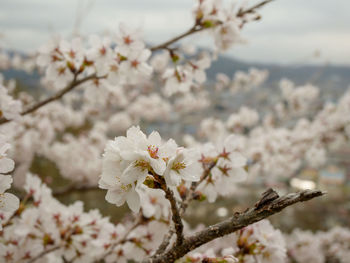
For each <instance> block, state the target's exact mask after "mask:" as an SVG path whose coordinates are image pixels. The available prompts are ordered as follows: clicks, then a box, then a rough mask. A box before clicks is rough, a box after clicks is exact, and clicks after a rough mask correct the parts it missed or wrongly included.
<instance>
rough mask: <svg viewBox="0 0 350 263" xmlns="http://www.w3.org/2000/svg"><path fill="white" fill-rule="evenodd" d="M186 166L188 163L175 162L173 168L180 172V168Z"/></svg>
mask: <svg viewBox="0 0 350 263" xmlns="http://www.w3.org/2000/svg"><path fill="white" fill-rule="evenodd" d="M185 168H186V164H185V163H184V162H177V163H173V166H172V167H171V169H173V170H174V171H176V172H177V173H178V172H179V170H181V169H185Z"/></svg>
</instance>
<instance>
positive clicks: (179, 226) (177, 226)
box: [154, 175, 184, 244]
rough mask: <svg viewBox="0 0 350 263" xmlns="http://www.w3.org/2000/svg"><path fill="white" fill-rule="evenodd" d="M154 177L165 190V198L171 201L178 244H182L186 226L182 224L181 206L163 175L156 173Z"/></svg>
mask: <svg viewBox="0 0 350 263" xmlns="http://www.w3.org/2000/svg"><path fill="white" fill-rule="evenodd" d="M154 178H155V179H156V180H157V181H158V182H159V183H160V186H161V188H162V190H163V191H164V192H165V198H166V199H168V200H169V202H170V206H171V213H172V217H171V219H172V220H173V222H174V227H175V232H176V236H177V239H176V244H180V243H182V241H183V239H184V236H183V229H184V226H183V224H182V219H181V215H180V211H179V208H178V207H177V204H176V199H175V197H174V193H173V191H172V190H171V189H169V188H168V186H167V185H166V182H165V180H164V177H163V176H159V175H154Z"/></svg>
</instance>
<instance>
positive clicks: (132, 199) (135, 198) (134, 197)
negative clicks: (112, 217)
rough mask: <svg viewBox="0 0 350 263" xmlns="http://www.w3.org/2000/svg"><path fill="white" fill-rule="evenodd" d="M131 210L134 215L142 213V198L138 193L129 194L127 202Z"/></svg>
mask: <svg viewBox="0 0 350 263" xmlns="http://www.w3.org/2000/svg"><path fill="white" fill-rule="evenodd" d="M126 202H127V203H128V206H129V208H130V209H131V211H133V212H134V213H138V212H139V211H140V205H141V203H140V196H139V194H138V193H137V192H136V191H131V192H129V193H128V194H127V200H126Z"/></svg>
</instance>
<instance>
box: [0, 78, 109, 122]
mask: <svg viewBox="0 0 350 263" xmlns="http://www.w3.org/2000/svg"><path fill="white" fill-rule="evenodd" d="M98 78H104V77H97V76H96V74H92V75H89V76H87V77H85V78H82V79H79V80H77V79H76V77H75V78H74V79H73V80H72V82H71V83H70V84H68V85H67V86H66V87H65V88H64V89H62V90H60V91H58V92H57V93H56V94H54V95H52V96H51V97H48V98H47V99H44V100H42V101H39V102H38V103H36V104H34V105H32V106H30V107H29V108H28V109H26V110H24V111H22V112H21V116H24V115H27V114H29V113H32V112H34V111H36V110H38V109H40V108H41V107H43V106H45V105H46V104H48V103H50V102H53V101H55V100H58V99H60V98H62V97H63V96H64V95H65V94H66V93H68V92H70V91H71V90H73V89H74V88H76V87H78V86H79V85H80V84H83V83H85V82H87V81H89V80H92V79H98ZM10 121H12V120H7V119H5V118H4V117H2V118H0V125H2V124H5V123H7V122H10Z"/></svg>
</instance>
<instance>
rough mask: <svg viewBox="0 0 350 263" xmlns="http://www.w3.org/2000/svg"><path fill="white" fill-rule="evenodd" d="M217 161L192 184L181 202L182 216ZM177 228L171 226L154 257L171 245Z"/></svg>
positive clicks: (180, 212)
mask: <svg viewBox="0 0 350 263" xmlns="http://www.w3.org/2000/svg"><path fill="white" fill-rule="evenodd" d="M215 164H216V163H215V162H212V163H211V164H210V165H209V167H208V168H206V169H205V170H204V171H203V175H202V176H201V179H200V180H199V181H198V182H193V183H192V184H191V187H190V189H189V191H188V193H187V195H186V197H185V200H183V202H182V203H181V206H180V211H179V214H180V216H181V217H182V216H183V215H184V213H185V211H186V209H187V207H188V205H189V203H190V202H191V201H192V200H193V196H194V195H193V194H194V192H195V191H196V189H197V187H198V186H199V185H200V184H201V183H202V182H203V181H204V180H205V179H207V178H208V176H209V175H210V172H211V170H212V169H213V168H214V166H215ZM175 233H176V232H175V229H174V228H170V229H169V231H168V233H167V234H166V235H165V236H164V238H163V241H162V243H161V244H160V245H159V247H158V249H157V251H156V253H155V254H154V257H155V256H156V255H160V254H161V253H163V252H164V251H165V250H166V249H167V247H168V246H169V243H170V240H171V238H172V237H173V235H174V234H175Z"/></svg>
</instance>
